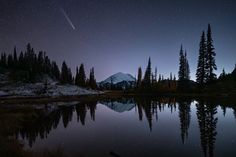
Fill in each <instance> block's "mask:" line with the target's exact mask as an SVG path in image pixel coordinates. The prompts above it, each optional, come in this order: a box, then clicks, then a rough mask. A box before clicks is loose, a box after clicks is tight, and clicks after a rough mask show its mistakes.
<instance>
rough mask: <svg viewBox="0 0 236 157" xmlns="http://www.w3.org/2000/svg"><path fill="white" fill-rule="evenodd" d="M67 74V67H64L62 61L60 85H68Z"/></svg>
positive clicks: (64, 64)
mask: <svg viewBox="0 0 236 157" xmlns="http://www.w3.org/2000/svg"><path fill="white" fill-rule="evenodd" d="M68 74H69V70H68V66H67V65H66V62H65V61H63V63H62V67H61V83H69V79H68Z"/></svg>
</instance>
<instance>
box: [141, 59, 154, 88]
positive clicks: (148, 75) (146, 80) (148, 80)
mask: <svg viewBox="0 0 236 157" xmlns="http://www.w3.org/2000/svg"><path fill="white" fill-rule="evenodd" d="M151 75H152V69H151V58H150V57H149V59H148V66H147V69H146V71H145V75H144V80H143V82H144V85H145V86H146V87H150V86H151Z"/></svg>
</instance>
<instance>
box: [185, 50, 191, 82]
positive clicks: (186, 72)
mask: <svg viewBox="0 0 236 157" xmlns="http://www.w3.org/2000/svg"><path fill="white" fill-rule="evenodd" d="M184 79H185V80H190V69H189V64H188V59H187V52H186V51H185V54H184Z"/></svg>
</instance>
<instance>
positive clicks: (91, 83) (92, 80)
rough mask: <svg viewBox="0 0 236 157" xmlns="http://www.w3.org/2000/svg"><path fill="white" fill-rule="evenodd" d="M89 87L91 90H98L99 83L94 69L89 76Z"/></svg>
mask: <svg viewBox="0 0 236 157" xmlns="http://www.w3.org/2000/svg"><path fill="white" fill-rule="evenodd" d="M89 87H90V88H91V89H96V88H97V82H96V79H95V75H94V68H92V69H91V70H90V74H89Z"/></svg>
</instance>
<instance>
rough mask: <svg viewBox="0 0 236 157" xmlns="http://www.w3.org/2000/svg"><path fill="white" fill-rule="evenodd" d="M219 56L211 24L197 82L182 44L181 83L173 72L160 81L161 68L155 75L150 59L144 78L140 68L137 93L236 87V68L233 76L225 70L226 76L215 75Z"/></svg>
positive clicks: (203, 43) (203, 38)
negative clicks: (215, 47) (216, 60)
mask: <svg viewBox="0 0 236 157" xmlns="http://www.w3.org/2000/svg"><path fill="white" fill-rule="evenodd" d="M215 56H216V53H215V49H214V45H213V39H212V31H211V25H210V24H208V28H207V33H206V35H205V31H203V32H202V35H201V39H200V44H199V56H198V62H197V69H196V82H194V81H192V80H190V67H189V63H188V59H187V51H186V50H185V51H184V50H183V46H182V45H181V47H180V52H179V70H178V80H177V79H176V76H175V75H174V76H173V74H172V73H170V76H169V77H168V78H166V79H165V78H164V76H163V75H161V74H159V78H157V68H155V72H154V73H153V72H152V69H151V58H150V57H149V60H148V65H147V68H146V70H145V72H144V75H143V73H142V69H141V67H139V68H138V74H137V79H136V80H137V81H136V86H135V88H134V90H135V91H136V92H202V90H208V88H213V86H214V85H215V88H217V87H218V86H219V87H222V86H224V85H225V84H223V85H221V84H222V82H224V81H225V82H227V81H229V82H230V81H232V82H233V83H234V85H235V82H236V66H235V68H234V70H233V72H232V73H230V74H226V73H225V70H224V69H223V71H222V73H221V74H220V76H219V77H218V78H217V75H216V74H215V70H217V66H216V62H215ZM232 82H231V83H232ZM231 85H232V84H231ZM235 89H236V86H235ZM212 90H216V89H212ZM235 92H236V90H235Z"/></svg>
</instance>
